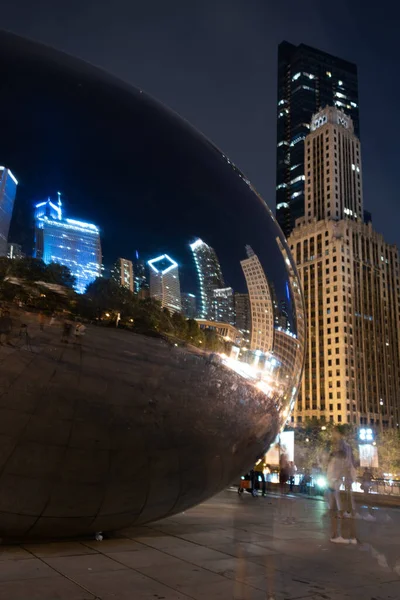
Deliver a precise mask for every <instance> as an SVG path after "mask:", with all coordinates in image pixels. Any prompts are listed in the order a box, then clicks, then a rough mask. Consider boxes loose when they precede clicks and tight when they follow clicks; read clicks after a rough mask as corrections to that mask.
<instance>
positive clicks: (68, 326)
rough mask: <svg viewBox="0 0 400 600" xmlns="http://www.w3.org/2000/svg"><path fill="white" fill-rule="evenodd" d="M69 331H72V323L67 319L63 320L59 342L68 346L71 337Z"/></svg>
mask: <svg viewBox="0 0 400 600" xmlns="http://www.w3.org/2000/svg"><path fill="white" fill-rule="evenodd" d="M71 330H72V322H71V321H70V320H69V319H65V321H64V323H63V328H62V334H61V342H62V343H64V344H68V342H69V338H70V335H71Z"/></svg>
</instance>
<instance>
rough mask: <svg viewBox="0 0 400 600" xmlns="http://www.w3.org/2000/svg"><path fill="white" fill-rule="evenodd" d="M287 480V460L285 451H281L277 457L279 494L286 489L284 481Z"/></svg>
mask: <svg viewBox="0 0 400 600" xmlns="http://www.w3.org/2000/svg"><path fill="white" fill-rule="evenodd" d="M288 480H289V461H288V456H287V454H286V452H282V454H281V456H280V459H279V485H280V490H281V494H284V493H285V491H286V483H287V482H288Z"/></svg>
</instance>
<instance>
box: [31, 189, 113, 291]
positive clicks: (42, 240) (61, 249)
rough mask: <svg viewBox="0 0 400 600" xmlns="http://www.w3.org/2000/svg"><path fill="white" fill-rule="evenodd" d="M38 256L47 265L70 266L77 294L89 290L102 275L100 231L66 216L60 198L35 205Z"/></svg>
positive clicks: (94, 226)
mask: <svg viewBox="0 0 400 600" xmlns="http://www.w3.org/2000/svg"><path fill="white" fill-rule="evenodd" d="M35 256H36V257H37V258H41V259H42V260H43V261H44V262H45V263H46V264H49V263H52V262H55V263H59V264H61V265H65V266H66V267H68V268H69V269H70V271H71V273H72V275H74V276H75V277H76V284H75V291H76V292H78V293H79V294H83V293H84V292H85V290H86V287H87V286H88V285H89V283H91V282H92V281H94V280H95V279H96V277H100V275H101V262H102V255H101V244H100V230H99V228H98V227H97V226H96V225H93V224H92V223H86V222H84V221H77V220H75V219H67V218H64V216H63V211H62V205H61V199H60V195H58V201H57V202H56V203H54V202H52V201H51V200H50V198H49V199H48V200H47V201H45V202H39V203H38V204H36V206H35Z"/></svg>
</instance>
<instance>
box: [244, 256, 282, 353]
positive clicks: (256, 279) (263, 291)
mask: <svg viewBox="0 0 400 600" xmlns="http://www.w3.org/2000/svg"><path fill="white" fill-rule="evenodd" d="M246 251H247V256H248V258H246V259H245V260H242V261H240V264H241V265H242V269H243V273H244V276H245V278H246V283H247V289H248V291H249V299H250V307H251V324H252V327H251V342H250V349H251V350H255V351H257V350H258V351H259V352H263V353H264V354H266V353H267V352H270V351H271V350H272V347H273V341H274V317H273V306H272V300H271V293H270V290H269V285H268V281H267V278H266V276H265V273H264V269H263V267H262V265H261V263H260V260H259V258H258V256H257V255H256V254H254V252H253V250H252V248H250V246H246Z"/></svg>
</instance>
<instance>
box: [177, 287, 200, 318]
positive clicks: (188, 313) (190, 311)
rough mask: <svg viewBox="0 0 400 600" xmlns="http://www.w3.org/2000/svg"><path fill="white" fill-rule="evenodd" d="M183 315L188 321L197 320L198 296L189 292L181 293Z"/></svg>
mask: <svg viewBox="0 0 400 600" xmlns="http://www.w3.org/2000/svg"><path fill="white" fill-rule="evenodd" d="M181 302H182V313H183V314H184V315H185V317H187V318H188V319H195V318H196V315H197V308H196V296H195V295H194V294H189V293H187V292H182V293H181Z"/></svg>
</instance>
